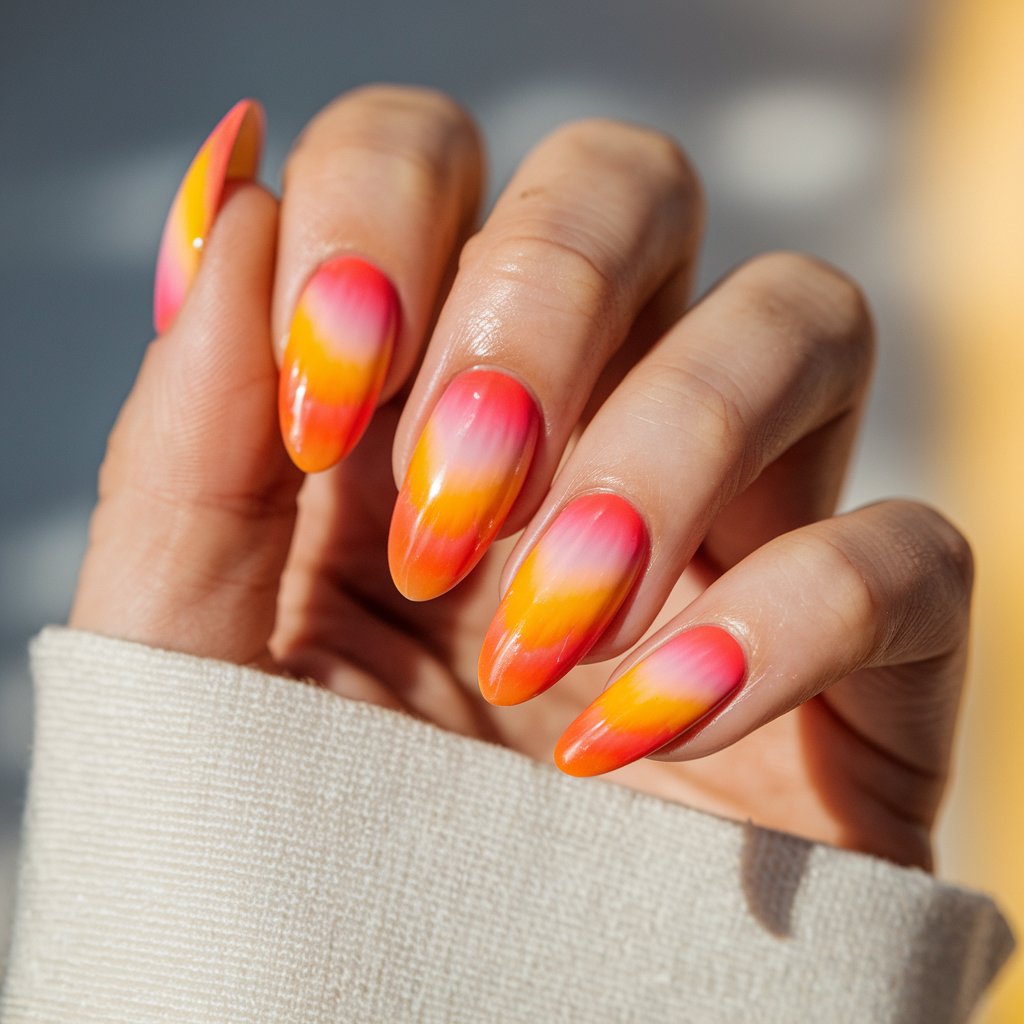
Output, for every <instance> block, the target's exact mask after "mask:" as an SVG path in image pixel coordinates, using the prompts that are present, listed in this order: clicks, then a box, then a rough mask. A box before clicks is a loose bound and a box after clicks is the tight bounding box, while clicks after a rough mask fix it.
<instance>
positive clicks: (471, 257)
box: [461, 215, 625, 319]
mask: <svg viewBox="0 0 1024 1024" xmlns="http://www.w3.org/2000/svg"><path fill="white" fill-rule="evenodd" d="M461 262H462V264H463V265H464V266H469V267H472V268H473V270H475V271H477V270H481V271H482V272H483V273H484V274H486V275H487V276H488V277H490V278H492V279H493V278H499V279H505V280H508V281H511V282H512V283H514V284H516V285H518V286H522V287H524V288H525V289H526V290H527V291H528V292H529V293H530V299H531V301H533V302H536V303H538V304H540V305H542V306H545V307H548V308H551V309H552V310H557V311H568V312H571V313H574V314H578V315H582V316H585V317H587V318H589V319H593V318H598V319H601V318H605V317H608V316H611V315H612V311H613V309H615V308H616V307H618V306H619V305H620V304H621V303H623V302H624V301H625V299H624V297H623V295H622V291H623V286H622V283H621V279H622V267H621V266H620V265H619V260H618V259H617V258H616V256H615V254H614V253H613V251H612V250H611V248H610V247H604V246H602V245H601V244H600V242H599V241H598V240H597V239H596V238H594V237H592V236H590V235H589V234H588V233H587V232H586V231H584V230H583V229H582V228H580V227H574V226H572V225H570V224H568V223H566V222H564V221H560V220H558V219H556V218H554V217H547V216H542V215H541V216H538V215H531V216H525V217H519V218H517V219H516V220H515V221H514V222H513V223H511V224H509V225H507V226H506V228H505V229H504V230H503V231H502V232H501V234H500V235H499V236H497V237H493V236H489V235H488V233H487V232H486V231H485V232H483V233H481V234H478V235H475V236H474V237H473V238H472V239H470V241H469V242H468V243H467V244H466V246H465V247H464V248H463V254H462V260H461Z"/></svg>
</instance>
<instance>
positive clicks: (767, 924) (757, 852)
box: [740, 822, 811, 939]
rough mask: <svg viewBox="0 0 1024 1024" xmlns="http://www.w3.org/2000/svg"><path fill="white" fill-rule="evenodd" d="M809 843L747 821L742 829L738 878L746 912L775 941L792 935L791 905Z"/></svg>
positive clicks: (805, 864) (802, 872) (798, 885)
mask: <svg viewBox="0 0 1024 1024" xmlns="http://www.w3.org/2000/svg"><path fill="white" fill-rule="evenodd" d="M810 852H811V844H810V843H809V842H808V841H807V840H805V839H800V838H798V837H797V836H790V835H786V834H785V833H782V832H770V831H768V830H766V829H763V828H758V826H756V825H754V824H752V823H751V822H747V824H746V825H745V826H744V830H743V850H742V853H741V855H740V875H741V884H742V888H743V895H744V896H745V897H746V900H747V909H748V910H749V911H750V913H751V915H752V916H753V917H754V919H755V920H756V921H757V922H758V923H759V924H760V925H761V926H762V927H763V928H764V929H765V930H766V931H768V932H769V933H771V934H772V935H774V936H775V937H776V938H780V939H782V938H788V937H789V936H790V935H791V934H792V928H791V924H792V922H791V918H792V914H793V902H794V900H795V899H796V894H797V892H798V891H799V889H800V883H801V882H802V881H803V877H804V872H805V871H806V869H807V861H808V858H809V857H810Z"/></svg>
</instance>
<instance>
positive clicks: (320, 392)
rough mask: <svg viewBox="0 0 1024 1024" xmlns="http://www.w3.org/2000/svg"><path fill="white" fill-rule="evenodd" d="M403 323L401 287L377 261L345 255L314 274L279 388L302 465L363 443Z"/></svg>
mask: <svg viewBox="0 0 1024 1024" xmlns="http://www.w3.org/2000/svg"><path fill="white" fill-rule="evenodd" d="M397 331H398V295H397V294H396V292H395V289H394V286H393V285H392V284H391V282H390V281H389V280H388V279H387V278H386V277H385V276H384V275H383V274H382V273H381V272H380V271H379V270H378V269H377V268H376V267H375V266H374V265H373V264H372V263H367V262H366V260H363V259H359V258H358V257H355V256H339V257H338V258H337V259H333V260H330V261H328V262H327V263H324V264H322V265H321V266H320V267H319V269H318V270H317V271H316V273H314V274H313V276H312V277H311V278H310V279H309V282H308V283H307V285H306V287H305V288H304V289H303V291H302V294H301V295H300V296H299V301H298V304H297V305H296V307H295V315H294V317H293V318H292V323H291V328H290V329H289V333H288V344H287V346H286V347H285V352H284V359H283V360H282V363H281V385H280V390H279V392H278V413H279V414H280V421H281V436H282V437H283V438H284V442H285V447H286V448H287V449H288V454H289V455H291V457H292V461H293V462H294V463H295V465H297V466H298V467H299V469H302V470H305V471H306V472H307V473H317V472H319V471H320V470H323V469H328V468H329V467H330V466H333V465H334V464H335V463H336V462H339V461H340V460H341V459H343V458H344V457H345V456H346V455H348V453H349V452H350V451H351V450H352V449H353V448H354V447H355V445H356V442H357V441H358V440H359V438H360V437H362V435H363V431H364V430H366V426H367V424H368V423H369V422H370V417H371V416H372V415H373V411H374V409H376V407H377V400H378V399H379V398H380V389H381V388H382V387H383V385H384V378H385V377H386V376H387V372H388V366H389V365H390V364H391V354H392V352H393V351H394V347H395V335H396V333H397Z"/></svg>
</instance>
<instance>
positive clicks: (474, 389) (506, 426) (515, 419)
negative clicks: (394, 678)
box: [388, 370, 541, 601]
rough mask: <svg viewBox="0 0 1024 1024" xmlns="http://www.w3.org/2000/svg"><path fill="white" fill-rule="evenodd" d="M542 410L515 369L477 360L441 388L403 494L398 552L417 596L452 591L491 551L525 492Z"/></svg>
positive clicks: (395, 531)
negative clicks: (483, 365)
mask: <svg viewBox="0 0 1024 1024" xmlns="http://www.w3.org/2000/svg"><path fill="white" fill-rule="evenodd" d="M540 422H541V418H540V410H539V409H538V408H537V404H536V403H535V402H534V400H533V398H532V397H531V396H530V394H529V392H528V391H527V390H526V388H524V387H523V386H522V384H520V383H519V382H518V381H516V380H515V379H513V378H512V377H510V376H509V375H508V374H505V373H499V372H497V371H494V370H469V371H467V372H465V373H463V374H460V375H459V376H458V377H456V378H455V379H454V380H453V381H452V382H451V383H450V384H449V385H448V387H447V389H446V390H445V392H444V394H443V395H442V396H441V398H440V400H439V401H438V403H437V405H436V406H435V407H434V411H433V412H432V413H431V416H430V419H429V420H428V421H427V425H426V427H425V428H424V430H423V433H422V434H421V435H420V439H419V441H418V442H417V444H416V448H415V450H414V452H413V455H412V459H411V461H410V463H409V470H408V472H407V473H406V477H405V482H404V483H403V484H402V489H401V491H400V492H399V495H398V501H397V502H396V504H395V513H394V516H393V518H392V520H391V534H390V536H389V538H388V560H389V562H390V564H391V575H392V576H393V577H394V580H395V585H396V586H397V587H398V589H399V590H400V591H401V592H402V593H403V594H404V595H405V596H406V597H408V598H410V599H411V600H413V601H426V600H429V599H430V598H432V597H437V596H438V595H440V594H443V593H444V592H445V591H446V590H450V589H451V588H452V587H454V586H455V584H456V583H458V582H459V580H461V579H462V578H463V577H464V576H465V575H466V574H467V573H468V572H469V571H470V570H471V569H472V568H473V566H475V565H476V563H477V562H478V561H480V559H481V558H482V557H483V554H484V552H485V551H486V550H487V547H488V545H489V544H490V543H491V541H492V540H494V537H495V535H496V534H497V533H498V531H499V530H500V529H501V526H502V524H503V523H504V522H505V519H506V517H507V516H508V513H509V510H510V509H511V508H512V504H513V502H515V500H516V497H517V496H518V494H519V491H520V489H521V488H522V486H523V481H524V480H525V479H526V474H527V472H528V470H529V468H530V461H531V459H532V458H533V452H534V449H535V448H536V445H537V437H538V434H539V432H540Z"/></svg>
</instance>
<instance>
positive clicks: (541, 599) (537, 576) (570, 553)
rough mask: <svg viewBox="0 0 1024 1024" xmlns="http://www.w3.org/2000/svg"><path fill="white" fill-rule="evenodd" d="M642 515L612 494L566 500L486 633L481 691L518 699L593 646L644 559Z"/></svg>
mask: <svg viewBox="0 0 1024 1024" xmlns="http://www.w3.org/2000/svg"><path fill="white" fill-rule="evenodd" d="M648 548H649V544H648V539H647V530H646V528H645V527H644V523H643V520H642V519H641V518H640V514H639V513H638V512H637V511H636V509H635V508H633V506H632V505H631V504H630V503H629V502H628V501H626V500H625V499H624V498H620V497H618V496H617V495H615V494H586V495H583V496H582V497H580V498H576V499H575V500H574V501H572V502H570V503H569V504H568V505H566V507H565V508H564V509H562V511H561V512H559V514H558V516H557V517H556V518H555V520H554V522H552V524H551V525H550V526H549V527H548V529H547V530H546V531H545V532H544V534H543V535H542V537H541V538H540V540H539V541H538V542H537V544H536V545H535V546H534V547H533V549H532V550H531V551H530V553H529V554H528V555H527V556H526V559H525V560H524V561H523V564H522V566H521V567H520V569H519V571H518V572H517V573H516V575H515V577H514V578H513V580H512V583H511V584H510V585H509V588H508V591H507V592H506V594H505V597H504V598H503V599H502V602H501V605H500V606H499V608H498V612H497V614H496V615H495V617H494V621H493V622H492V623H491V627H490V629H489V630H488V632H487V636H486V638H485V639H484V646H483V650H482V652H481V655H480V669H479V676H480V690H481V692H482V693H483V695H484V696H485V697H486V698H487V700H489V701H490V702H491V703H492V704H520V703H522V702H523V701H525V700H529V699H530V698H531V697H534V696H536V695H537V694H538V693H541V692H543V691H544V690H546V689H547V688H548V687H549V686H551V685H552V684H553V683H555V682H557V681H558V680H559V679H561V678H562V676H564V675H565V673H566V672H568V671H569V670H570V669H571V668H572V667H573V666H574V665H575V664H576V663H577V662H578V661H579V660H580V659H581V658H583V657H585V656H586V654H587V652H588V651H589V650H590V649H591V647H593V646H594V644H595V643H596V642H597V640H598V639H599V638H600V636H601V634H602V633H603V632H604V631H605V629H607V628H608V625H609V623H610V622H611V621H612V619H613V618H614V617H615V615H616V613H617V612H618V611H619V609H620V608H621V607H622V603H623V602H624V601H625V600H626V597H627V596H628V595H629V593H630V591H631V590H632V588H633V584H634V583H635V582H636V580H637V577H638V576H639V575H640V572H641V570H642V569H643V567H644V565H645V564H646V562H647V553H648Z"/></svg>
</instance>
